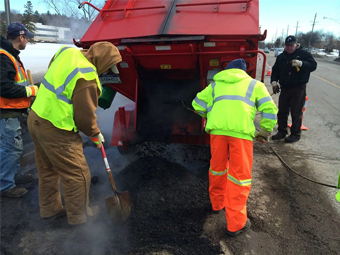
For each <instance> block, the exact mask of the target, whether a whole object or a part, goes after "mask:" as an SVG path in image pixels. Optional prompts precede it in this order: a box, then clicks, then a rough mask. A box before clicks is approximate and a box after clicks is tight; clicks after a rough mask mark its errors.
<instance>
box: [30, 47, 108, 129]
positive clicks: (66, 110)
mask: <svg viewBox="0 0 340 255" xmlns="http://www.w3.org/2000/svg"><path fill="white" fill-rule="evenodd" d="M81 78H83V79H85V80H87V81H90V80H94V79H95V80H96V81H97V84H98V88H99V90H100V94H101V91H102V88H101V85H100V82H99V78H98V74H97V69H96V67H95V66H94V65H92V64H91V63H90V62H89V61H88V60H87V59H86V58H85V57H84V55H83V54H82V53H81V51H80V50H78V49H76V48H70V47H66V46H63V47H61V48H60V49H59V51H58V52H57V53H56V54H55V56H54V59H53V61H52V63H51V65H50V67H49V68H48V70H47V73H46V74H45V76H44V78H43V81H42V82H41V84H40V88H39V93H38V95H37V97H36V99H35V101H34V103H33V105H32V109H33V110H34V111H35V113H36V114H37V115H38V116H39V117H40V118H43V119H46V120H48V121H50V122H51V123H52V124H53V125H54V126H55V127H57V128H59V129H64V130H68V131H71V130H73V131H74V132H77V131H78V128H77V127H76V125H75V122H74V119H73V116H74V110H73V103H72V95H73V90H74V88H75V86H76V83H77V80H79V79H81Z"/></svg>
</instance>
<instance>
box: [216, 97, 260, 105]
mask: <svg viewBox="0 0 340 255" xmlns="http://www.w3.org/2000/svg"><path fill="white" fill-rule="evenodd" d="M221 100H238V101H241V102H243V103H246V104H248V105H250V106H251V107H254V106H255V103H254V102H253V101H250V100H249V99H248V98H246V97H243V96H229V95H225V96H219V97H217V98H216V99H215V101H214V103H215V102H218V101H221Z"/></svg>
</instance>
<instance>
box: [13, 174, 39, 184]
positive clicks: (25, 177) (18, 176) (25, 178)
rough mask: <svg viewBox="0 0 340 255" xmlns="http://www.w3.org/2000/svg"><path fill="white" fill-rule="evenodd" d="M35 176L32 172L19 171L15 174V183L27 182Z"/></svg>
mask: <svg viewBox="0 0 340 255" xmlns="http://www.w3.org/2000/svg"><path fill="white" fill-rule="evenodd" d="M33 179H34V176H33V175H32V174H23V173H21V172H20V173H18V174H16V175H15V176H14V182H15V184H23V183H27V182H31V181H33Z"/></svg>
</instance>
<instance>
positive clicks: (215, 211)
mask: <svg viewBox="0 0 340 255" xmlns="http://www.w3.org/2000/svg"><path fill="white" fill-rule="evenodd" d="M211 211H212V213H213V214H218V213H219V212H220V211H224V207H223V208H222V209H220V210H214V209H211Z"/></svg>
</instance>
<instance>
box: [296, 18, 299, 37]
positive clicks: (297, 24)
mask: <svg viewBox="0 0 340 255" xmlns="http://www.w3.org/2000/svg"><path fill="white" fill-rule="evenodd" d="M298 27H299V21H298V22H297V23H296V31H295V36H297V30H298Z"/></svg>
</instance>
